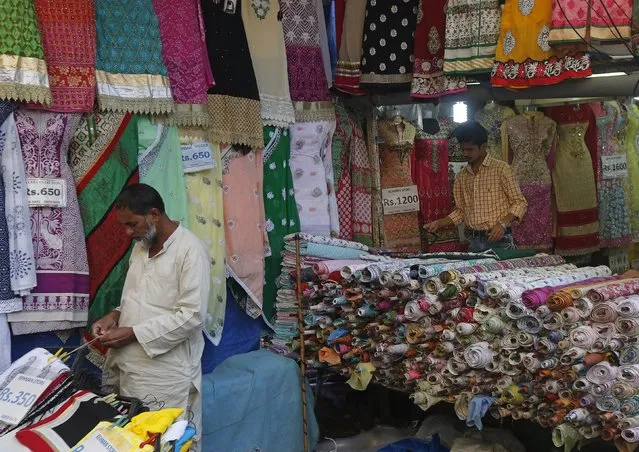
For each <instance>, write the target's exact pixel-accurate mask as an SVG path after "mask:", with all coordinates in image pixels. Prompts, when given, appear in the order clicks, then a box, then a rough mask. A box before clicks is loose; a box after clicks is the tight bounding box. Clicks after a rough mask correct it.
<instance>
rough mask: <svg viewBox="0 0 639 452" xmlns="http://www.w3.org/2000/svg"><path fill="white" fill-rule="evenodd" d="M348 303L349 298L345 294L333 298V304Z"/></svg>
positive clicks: (341, 304)
mask: <svg viewBox="0 0 639 452" xmlns="http://www.w3.org/2000/svg"><path fill="white" fill-rule="evenodd" d="M345 304H348V300H346V297H344V296H343V295H342V296H340V297H337V298H334V299H333V306H343V305H345Z"/></svg>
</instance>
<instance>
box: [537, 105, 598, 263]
mask: <svg viewBox="0 0 639 452" xmlns="http://www.w3.org/2000/svg"><path fill="white" fill-rule="evenodd" d="M546 114H547V115H548V116H549V117H550V118H552V119H554V120H555V122H556V123H557V126H558V127H557V132H558V133H557V135H558V140H557V151H556V157H555V164H554V166H553V169H552V182H553V188H554V193H555V202H556V205H557V217H556V224H557V228H556V240H555V252H556V253H557V254H560V255H566V256H569V255H580V254H588V253H591V252H593V251H596V250H597V249H599V212H598V209H597V189H596V186H595V174H597V171H598V170H597V167H598V162H597V157H596V155H597V154H596V152H597V131H596V121H595V118H594V113H593V112H592V110H591V109H590V108H589V107H588V106H587V105H580V106H579V108H576V107H574V106H572V105H567V106H562V107H552V108H549V109H548V110H547V111H546Z"/></svg>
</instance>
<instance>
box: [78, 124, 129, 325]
mask: <svg viewBox="0 0 639 452" xmlns="http://www.w3.org/2000/svg"><path fill="white" fill-rule="evenodd" d="M137 119H138V118H137V116H133V115H131V114H130V113H118V112H105V113H92V114H90V115H85V116H83V118H82V121H81V122H80V125H79V127H78V129H77V130H76V132H75V136H74V137H73V140H72V141H71V144H70V145H69V165H70V167H71V171H72V172H73V177H74V179H75V184H76V190H77V193H78V203H79V206H80V212H81V214H82V224H83V226H84V237H85V240H86V247H87V257H88V261H89V277H90V278H89V303H90V304H89V320H88V325H91V324H93V322H95V321H96V320H99V319H101V318H102V317H104V316H105V315H106V314H108V313H109V312H111V311H113V309H115V308H116V307H117V306H119V304H120V298H121V297H122V287H123V286H124V279H125V277H126V272H127V271H128V269H129V257H130V255H131V249H132V246H131V238H130V237H129V236H128V235H127V234H126V233H125V231H124V229H123V228H122V225H121V224H120V221H119V220H118V217H117V214H116V211H115V207H114V204H115V200H116V198H117V197H118V195H119V194H120V192H121V191H122V190H123V189H124V188H125V187H126V186H128V185H131V184H135V183H138V182H139V175H138V128H137V123H138V121H137Z"/></svg>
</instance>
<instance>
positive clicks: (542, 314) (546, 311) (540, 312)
mask: <svg viewBox="0 0 639 452" xmlns="http://www.w3.org/2000/svg"><path fill="white" fill-rule="evenodd" d="M535 314H537V316H538V317H539V318H540V319H542V320H543V319H545V318H546V317H548V316H550V315H551V314H552V311H551V310H550V308H549V307H548V306H546V305H541V306H539V307H537V309H535Z"/></svg>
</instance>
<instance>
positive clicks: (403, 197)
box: [382, 185, 419, 215]
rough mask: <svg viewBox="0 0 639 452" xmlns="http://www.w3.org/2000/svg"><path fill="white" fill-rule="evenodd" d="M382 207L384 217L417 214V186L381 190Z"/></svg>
mask: <svg viewBox="0 0 639 452" xmlns="http://www.w3.org/2000/svg"><path fill="white" fill-rule="evenodd" d="M382 206H383V207H384V215H392V214H395V213H405V212H417V211H418V210H419V195H418V194H417V185H409V186H407V187H397V188H385V189H383V190H382Z"/></svg>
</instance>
